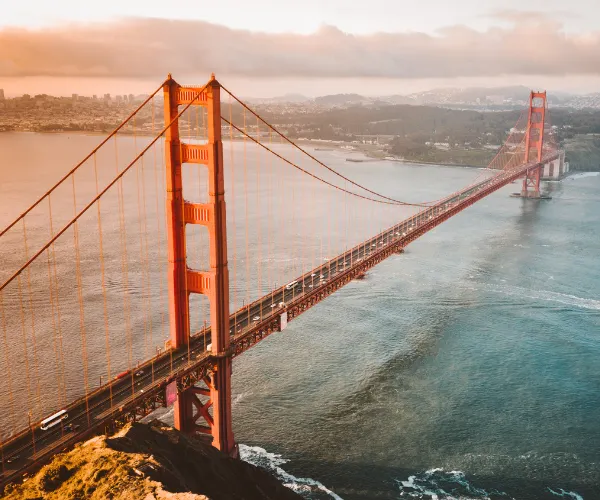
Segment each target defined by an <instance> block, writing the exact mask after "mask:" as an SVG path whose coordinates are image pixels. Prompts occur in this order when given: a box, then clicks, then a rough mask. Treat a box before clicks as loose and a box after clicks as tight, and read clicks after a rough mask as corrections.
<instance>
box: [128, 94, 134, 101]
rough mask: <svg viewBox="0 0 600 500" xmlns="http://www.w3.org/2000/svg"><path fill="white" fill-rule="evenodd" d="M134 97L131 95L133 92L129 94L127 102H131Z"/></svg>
mask: <svg viewBox="0 0 600 500" xmlns="http://www.w3.org/2000/svg"><path fill="white" fill-rule="evenodd" d="M134 99H135V97H134V96H133V94H129V102H133V100H134Z"/></svg>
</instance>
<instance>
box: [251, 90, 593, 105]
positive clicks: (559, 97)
mask: <svg viewBox="0 0 600 500" xmlns="http://www.w3.org/2000/svg"><path fill="white" fill-rule="evenodd" d="M530 92H531V89H530V88H529V87H526V86H524V85H515V86H507V87H467V88H454V87H448V88H439V89H433V90H428V91H425V92H415V93H412V94H409V95H402V94H393V95H384V96H364V95H360V94H354V93H350V94H331V95H324V96H319V97H315V98H310V97H307V96H305V95H302V94H285V95H283V96H277V97H270V98H260V99H259V98H249V99H248V102H252V103H256V104H306V105H307V106H311V105H312V106H316V107H319V108H326V109H329V108H350V107H353V106H370V107H373V106H375V107H377V106H394V105H399V104H409V105H415V106H423V105H424V106H437V107H445V108H454V109H473V110H490V111H501V110H511V109H521V108H523V107H525V106H526V105H527V103H528V101H529V93H530ZM548 104H549V105H550V106H555V107H563V108H572V109H600V93H592V94H584V95H574V94H569V93H567V92H555V91H552V90H550V91H548Z"/></svg>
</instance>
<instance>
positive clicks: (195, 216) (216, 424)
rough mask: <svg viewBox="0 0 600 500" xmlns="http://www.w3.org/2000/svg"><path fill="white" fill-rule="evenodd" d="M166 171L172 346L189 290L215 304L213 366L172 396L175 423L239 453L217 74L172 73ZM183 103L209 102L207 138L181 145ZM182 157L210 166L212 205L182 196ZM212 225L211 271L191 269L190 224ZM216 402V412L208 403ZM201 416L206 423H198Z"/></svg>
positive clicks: (185, 339) (186, 323) (183, 324)
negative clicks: (194, 82) (185, 80)
mask: <svg viewBox="0 0 600 500" xmlns="http://www.w3.org/2000/svg"><path fill="white" fill-rule="evenodd" d="M163 90H164V103H165V104H164V106H165V125H169V124H170V123H171V122H173V123H172V124H171V126H170V127H169V128H168V129H167V132H166V135H165V155H166V158H165V164H166V170H167V172H166V174H167V208H166V212H167V233H168V245H169V304H170V306H169V313H170V344H171V348H172V349H180V348H185V347H187V346H188V344H189V338H190V314H189V294H190V293H199V294H203V295H206V296H207V297H208V299H209V302H210V335H211V339H210V343H211V350H212V354H213V355H214V364H213V366H212V373H211V374H210V375H209V377H207V378H205V379H204V383H205V384H206V388H199V387H191V388H189V389H187V390H185V391H182V392H179V394H178V396H177V401H176V402H175V427H176V428H177V429H179V430H181V431H184V432H188V433H196V432H200V433H205V434H208V433H210V434H211V435H212V437H213V446H215V447H216V448H218V449H220V450H221V451H224V452H225V453H227V454H229V455H230V456H237V454H238V452H237V446H236V444H235V441H234V438H233V430H232V420H231V366H232V365H231V359H232V353H231V352H230V347H229V271H228V266H227V226H226V210H225V182H224V169H223V143H222V141H221V96H220V90H221V87H220V85H219V83H218V82H217V81H216V80H215V78H214V75H213V76H212V78H211V80H210V81H209V83H208V84H207V86H206V87H204V88H203V87H200V88H193V87H181V86H180V85H179V84H177V83H176V82H175V81H174V80H173V79H172V78H171V77H170V75H169V78H168V80H167V82H166V83H165V86H164V89H163ZM182 104H191V105H200V106H206V108H207V111H208V113H207V115H208V124H207V125H208V127H207V128H208V143H207V144H206V146H198V145H192V144H183V143H181V141H180V139H179V127H178V115H179V109H178V108H179V106H180V105H182ZM182 163H200V164H205V165H206V167H207V170H208V172H207V173H208V203H206V204H200V203H190V202H187V201H185V200H184V199H183V186H182V175H181V169H182ZM186 224H200V225H204V226H206V227H207V229H208V235H209V246H210V251H209V255H210V262H209V269H207V270H192V269H189V268H188V267H187V261H186V243H185V226H186ZM211 408H212V413H211V412H210V411H209V409H211ZM200 418H202V419H203V420H204V421H205V423H206V425H198V423H197V421H198V420H199V419H200Z"/></svg>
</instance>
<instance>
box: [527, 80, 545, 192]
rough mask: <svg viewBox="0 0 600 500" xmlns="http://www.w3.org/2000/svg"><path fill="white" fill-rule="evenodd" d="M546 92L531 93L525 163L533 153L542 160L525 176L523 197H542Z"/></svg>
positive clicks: (538, 159)
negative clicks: (541, 180) (541, 181)
mask: <svg viewBox="0 0 600 500" xmlns="http://www.w3.org/2000/svg"><path fill="white" fill-rule="evenodd" d="M546 103H547V101H546V92H531V94H530V95H529V117H528V120H527V132H526V135H525V163H528V162H529V161H531V160H532V158H531V156H533V155H532V154H531V152H532V150H533V154H534V155H535V157H536V158H537V161H538V162H540V165H539V167H538V168H535V169H532V170H529V171H528V172H527V174H526V175H525V177H524V178H523V187H522V188H521V197H522V198H540V178H541V174H542V168H543V166H542V164H541V161H542V156H543V151H542V150H543V147H544V123H545V121H546Z"/></svg>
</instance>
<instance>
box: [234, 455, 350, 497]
mask: <svg viewBox="0 0 600 500" xmlns="http://www.w3.org/2000/svg"><path fill="white" fill-rule="evenodd" d="M240 458H241V459H242V460H244V461H245V462H248V463H250V464H252V465H256V466H257V467H261V468H263V469H267V470H269V471H271V472H274V473H275V475H276V476H277V478H278V479H279V480H280V481H281V482H282V483H283V484H284V485H285V486H287V487H288V488H290V489H291V490H293V491H295V492H296V493H298V494H301V495H304V496H307V495H309V494H310V493H316V492H322V493H325V494H327V495H329V496H330V497H331V498H334V499H335V500H343V498H342V497H340V496H339V495H337V494H336V493H334V492H333V491H331V490H330V489H329V488H327V487H326V486H325V485H324V484H322V483H320V482H319V481H317V480H315V479H310V478H306V477H296V476H294V475H292V474H290V473H289V472H286V471H285V470H284V469H283V468H282V467H281V466H282V465H283V464H285V463H287V462H289V460H287V459H285V458H282V456H281V455H278V454H276V453H269V452H268V451H267V450H265V449H264V448H260V447H259V446H247V445H245V444H240ZM308 498H310V496H308Z"/></svg>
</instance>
